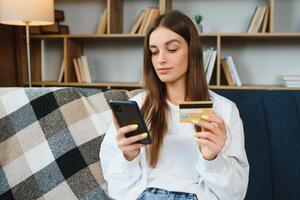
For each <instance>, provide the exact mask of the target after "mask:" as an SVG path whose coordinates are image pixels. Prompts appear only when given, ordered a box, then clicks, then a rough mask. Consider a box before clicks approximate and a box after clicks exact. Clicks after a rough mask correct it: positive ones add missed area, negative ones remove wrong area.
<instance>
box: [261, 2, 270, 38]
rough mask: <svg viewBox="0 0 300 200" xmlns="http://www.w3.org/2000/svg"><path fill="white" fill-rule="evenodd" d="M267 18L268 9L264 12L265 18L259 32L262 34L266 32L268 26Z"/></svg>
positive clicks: (268, 14)
mask: <svg viewBox="0 0 300 200" xmlns="http://www.w3.org/2000/svg"><path fill="white" fill-rule="evenodd" d="M269 16H270V7H267V8H266V12H265V16H264V20H263V25H262V28H261V32H262V33H266V32H267V26H268V22H269Z"/></svg>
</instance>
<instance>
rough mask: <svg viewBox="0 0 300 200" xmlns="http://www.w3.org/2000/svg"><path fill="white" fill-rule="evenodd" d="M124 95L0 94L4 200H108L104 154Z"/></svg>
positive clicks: (76, 91)
mask: <svg viewBox="0 0 300 200" xmlns="http://www.w3.org/2000/svg"><path fill="white" fill-rule="evenodd" d="M110 99H123V100H125V99H128V96H127V93H126V91H125V90H111V91H106V92H101V90H97V89H84V88H1V89H0V164H1V165H0V199H3V200H6V199H20V200H30V199H39V200H42V199H45V200H48V199H53V200H54V199H55V200H57V199H68V200H72V199H95V200H96V199H97V200H101V199H103V200H104V199H105V200H106V199H109V198H108V196H107V195H106V193H105V190H106V183H105V181H104V179H103V177H102V171H101V166H100V161H99V149H100V145H101V141H102V140H103V137H104V134H105V132H106V130H107V128H108V125H109V124H110V122H111V120H112V116H111V111H110V109H109V106H108V104H107V100H110Z"/></svg>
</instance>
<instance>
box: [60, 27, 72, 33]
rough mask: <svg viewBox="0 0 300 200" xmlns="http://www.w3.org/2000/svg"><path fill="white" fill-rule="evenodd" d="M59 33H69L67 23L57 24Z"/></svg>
mask: <svg viewBox="0 0 300 200" xmlns="http://www.w3.org/2000/svg"><path fill="white" fill-rule="evenodd" d="M59 29H60V34H69V33H70V32H69V26H68V25H59Z"/></svg>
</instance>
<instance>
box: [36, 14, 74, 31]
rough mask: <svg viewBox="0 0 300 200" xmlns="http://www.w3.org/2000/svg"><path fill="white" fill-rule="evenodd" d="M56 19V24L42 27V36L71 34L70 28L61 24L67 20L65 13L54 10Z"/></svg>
mask: <svg viewBox="0 0 300 200" xmlns="http://www.w3.org/2000/svg"><path fill="white" fill-rule="evenodd" d="M54 19H55V22H54V24H52V25H49V26H42V27H40V30H41V31H40V32H41V33H42V34H69V26H68V25H62V24H60V23H61V22H63V21H64V20H65V13H64V11H63V10H54Z"/></svg>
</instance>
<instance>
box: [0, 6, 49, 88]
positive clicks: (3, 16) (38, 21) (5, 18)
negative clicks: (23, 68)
mask: <svg viewBox="0 0 300 200" xmlns="http://www.w3.org/2000/svg"><path fill="white" fill-rule="evenodd" d="M0 23H2V24H7V25H17V26H26V46H27V67H28V82H29V87H31V63H30V41H29V26H44V25H51V24H53V23H54V2H53V0H0Z"/></svg>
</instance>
